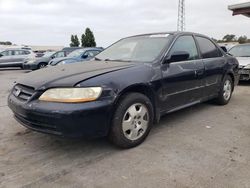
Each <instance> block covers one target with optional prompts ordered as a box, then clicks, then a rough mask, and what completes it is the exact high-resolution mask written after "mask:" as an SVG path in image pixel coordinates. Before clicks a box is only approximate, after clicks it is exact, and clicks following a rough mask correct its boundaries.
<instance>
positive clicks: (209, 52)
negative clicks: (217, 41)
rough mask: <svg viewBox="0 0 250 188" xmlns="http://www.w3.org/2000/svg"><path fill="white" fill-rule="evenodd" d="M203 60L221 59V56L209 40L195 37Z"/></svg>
mask: <svg viewBox="0 0 250 188" xmlns="http://www.w3.org/2000/svg"><path fill="white" fill-rule="evenodd" d="M196 39H197V42H198V44H199V46H200V50H201V54H202V57H203V58H215V57H221V56H222V55H223V54H222V53H221V51H220V50H219V49H218V48H217V46H215V45H214V43H212V41H210V40H209V39H206V38H204V37H196Z"/></svg>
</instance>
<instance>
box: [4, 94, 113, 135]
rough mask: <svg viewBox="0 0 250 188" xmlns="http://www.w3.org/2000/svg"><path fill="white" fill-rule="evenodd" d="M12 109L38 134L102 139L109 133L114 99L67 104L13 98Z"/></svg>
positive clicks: (17, 116)
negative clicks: (23, 100) (24, 100)
mask: <svg viewBox="0 0 250 188" xmlns="http://www.w3.org/2000/svg"><path fill="white" fill-rule="evenodd" d="M8 106H9V107H10V109H11V110H12V111H13V113H14V117H15V118H16V120H17V121H18V122H20V123H21V124H22V125H24V126H25V127H27V128H30V129H32V130H34V131H38V132H42V133H48V134H53V135H58V136H65V137H88V138H89V137H91V138H92V137H102V136H106V135H107V134H108V130H109V123H110V122H109V120H110V117H111V113H110V112H111V108H112V101H111V100H103V101H95V102H88V103H77V104H73V103H71V104H68V103H67V104H64V103H52V102H42V101H39V100H33V101H30V102H25V103H24V102H22V101H20V100H19V99H18V98H16V97H15V96H14V95H13V94H10V95H9V98H8Z"/></svg>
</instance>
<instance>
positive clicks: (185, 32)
mask: <svg viewBox="0 0 250 188" xmlns="http://www.w3.org/2000/svg"><path fill="white" fill-rule="evenodd" d="M165 34H169V35H175V36H176V35H185V34H186V35H198V36H203V37H207V36H206V35H203V34H199V33H194V32H188V31H167V32H156V33H146V34H140V35H134V36H130V37H140V36H148V35H165ZM130 37H126V38H130Z"/></svg>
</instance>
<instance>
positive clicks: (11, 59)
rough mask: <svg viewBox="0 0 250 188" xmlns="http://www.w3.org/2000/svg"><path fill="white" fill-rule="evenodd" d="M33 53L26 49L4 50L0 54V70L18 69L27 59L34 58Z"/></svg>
mask: <svg viewBox="0 0 250 188" xmlns="http://www.w3.org/2000/svg"><path fill="white" fill-rule="evenodd" d="M35 56H36V55H35V53H34V52H32V51H31V50H26V49H6V50H4V51H2V52H0V68H6V67H20V68H22V66H23V61H24V60H25V59H27V58H35Z"/></svg>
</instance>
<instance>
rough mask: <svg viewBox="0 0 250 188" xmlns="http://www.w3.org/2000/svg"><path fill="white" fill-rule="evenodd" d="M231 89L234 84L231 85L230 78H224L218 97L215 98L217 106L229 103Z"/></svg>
mask: <svg viewBox="0 0 250 188" xmlns="http://www.w3.org/2000/svg"><path fill="white" fill-rule="evenodd" d="M233 88H234V84H233V81H232V78H231V77H230V76H229V75H227V76H225V78H224V80H223V82H222V84H221V88H220V92H219V96H218V98H216V102H217V103H218V104H219V105H226V104H228V102H229V101H230V99H231V97H232V93H233Z"/></svg>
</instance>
